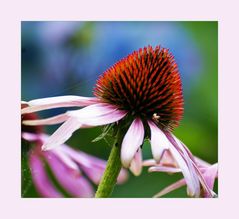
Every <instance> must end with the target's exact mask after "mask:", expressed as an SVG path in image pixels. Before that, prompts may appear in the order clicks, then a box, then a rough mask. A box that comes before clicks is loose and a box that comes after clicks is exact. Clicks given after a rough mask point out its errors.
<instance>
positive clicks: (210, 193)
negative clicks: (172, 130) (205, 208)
mask: <svg viewBox="0 0 239 219" xmlns="http://www.w3.org/2000/svg"><path fill="white" fill-rule="evenodd" d="M174 138H175V139H176V140H177V141H179V142H180V143H181V144H180V146H182V147H183V149H184V150H185V151H186V152H187V155H188V156H189V158H190V159H191V164H192V165H193V167H194V169H195V172H196V174H197V177H198V179H199V181H200V183H201V184H202V187H203V189H204V190H205V192H206V193H207V194H208V197H210V198H213V197H216V196H217V194H216V193H214V192H213V191H212V190H211V189H210V188H209V187H208V185H207V183H206V181H205V179H204V177H203V175H202V172H201V169H202V167H201V165H206V166H207V164H206V162H203V163H202V160H201V161H199V160H197V159H195V157H194V156H193V155H192V153H191V152H190V151H189V149H188V148H187V147H186V145H185V144H183V143H182V142H181V141H180V140H178V139H177V138H176V137H175V136H174ZM198 161H199V163H198ZM198 164H199V165H198Z"/></svg>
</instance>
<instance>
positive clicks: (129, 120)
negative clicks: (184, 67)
mask: <svg viewBox="0 0 239 219" xmlns="http://www.w3.org/2000/svg"><path fill="white" fill-rule="evenodd" d="M94 95H95V97H92V98H85V97H78V96H65V97H64V96H63V97H52V98H45V99H38V100H33V101H30V102H28V104H29V105H30V107H28V108H26V109H24V110H23V111H22V113H29V112H33V111H39V110H45V109H50V108H56V107H69V106H80V107H82V106H86V107H85V108H83V109H80V110H74V111H68V112H66V113H64V114H61V115H58V116H55V117H52V118H48V119H44V120H35V121H25V122H24V123H25V124H28V125H38V124H44V125H47V124H57V123H62V122H64V124H63V125H62V126H61V127H60V128H59V129H58V130H57V131H56V132H55V133H54V134H53V135H52V136H51V138H50V139H49V141H48V142H47V143H46V144H44V145H43V147H42V148H43V149H44V150H49V149H51V148H54V147H55V146H57V145H59V144H62V143H64V142H65V141H66V140H67V139H68V138H69V137H70V136H71V135H72V133H73V132H74V131H75V130H77V129H79V128H87V127H92V126H99V125H107V124H113V125H112V127H113V129H114V130H116V132H115V133H119V132H120V137H119V135H118V134H117V137H116V138H117V139H118V141H117V142H116V146H117V147H118V148H119V149H120V154H121V155H120V157H121V162H122V165H123V166H124V167H126V168H128V167H130V168H131V170H132V171H133V173H135V175H139V174H140V172H141V168H142V155H141V146H142V145H143V142H144V139H145V138H150V140H151V148H152V154H153V157H154V159H155V161H156V162H160V159H161V157H162V155H163V153H164V152H165V151H170V153H171V154H172V155H173V157H174V158H175V160H176V162H177V163H178V165H179V166H180V168H181V170H182V173H183V175H184V178H185V181H186V183H187V185H188V191H189V194H190V195H191V196H196V197H198V196H199V195H200V181H201V177H199V175H201V173H200V172H198V171H197V170H198V169H197V168H195V166H196V164H195V163H194V161H193V160H192V159H191V158H190V156H189V154H188V149H187V148H185V147H184V146H183V145H182V144H181V142H180V141H179V140H178V139H177V138H176V137H175V136H173V135H172V134H171V131H172V130H173V129H174V128H175V127H176V126H177V125H178V124H179V121H180V119H181V118H182V115H183V95H182V83H181V79H180V75H179V71H178V67H177V64H176V62H175V60H174V57H173V55H172V54H171V53H170V52H169V50H168V49H165V48H161V47H159V46H157V47H156V48H152V47H151V46H148V47H145V48H144V49H140V50H139V51H135V52H133V53H132V54H130V55H128V56H127V57H126V58H123V59H122V60H120V61H119V62H117V63H116V64H114V65H113V66H112V67H110V68H109V69H108V70H106V71H105V72H104V73H103V74H102V75H101V76H100V78H99V79H98V81H97V83H96V86H95V90H94ZM111 160H112V159H111ZM118 170H119V167H118ZM202 185H205V184H204V183H203V184H202ZM204 189H207V188H204Z"/></svg>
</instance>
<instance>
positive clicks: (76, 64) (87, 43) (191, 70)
mask: <svg viewBox="0 0 239 219" xmlns="http://www.w3.org/2000/svg"><path fill="white" fill-rule="evenodd" d="M148 44H150V45H152V46H156V45H162V46H163V47H166V48H170V51H171V52H172V53H173V54H174V56H175V60H176V62H177V64H178V66H179V71H180V74H181V76H182V83H183V91H184V98H185V114H184V118H183V120H182V122H181V125H180V127H179V128H177V130H175V133H174V134H175V135H176V136H180V139H181V140H182V141H183V142H184V143H185V144H186V145H188V147H189V148H190V150H191V151H192V152H193V154H195V155H196V156H199V157H201V158H203V159H204V160H207V161H208V162H210V163H215V162H217V23H216V22H22V99H24V100H30V99H35V98H41V97H47V96H56V95H69V94H72V95H83V96H91V94H92V87H93V85H94V84H95V82H96V79H97V78H98V76H99V75H100V74H101V73H103V72H104V71H105V70H106V69H107V68H108V67H109V66H111V65H112V64H113V63H115V62H116V61H117V60H119V59H120V58H122V57H124V56H126V55H127V54H129V53H131V52H132V51H133V50H137V49H138V48H140V47H143V46H145V45H148ZM63 111H64V110H63ZM63 111H61V110H60V109H56V110H51V111H50V112H42V115H43V116H44V117H48V116H52V115H56V114H59V113H61V112H63ZM55 129H56V127H52V129H51V128H48V133H49V134H51V133H52V132H53V130H55ZM189 130H190V134H189ZM100 132H101V130H100V128H95V129H94V130H92V129H91V130H81V131H80V132H76V133H75V134H74V135H73V137H72V138H71V139H70V140H69V144H71V145H73V146H75V147H79V148H80V149H82V150H84V151H87V152H89V153H91V154H93V155H97V156H99V157H101V158H104V159H106V158H107V157H108V154H109V151H110V148H109V147H108V148H107V147H106V145H104V144H106V143H105V142H104V141H100V142H94V143H92V142H91V140H92V136H93V137H94V135H95V137H97V136H98V135H99V134H100ZM79 139H81V140H80V142H79ZM150 157H151V150H150V144H149V143H148V142H145V145H144V158H150ZM179 178H180V174H175V175H173V176H168V177H165V175H164V174H161V173H157V174H155V173H152V174H148V173H147V170H146V169H145V170H144V171H143V174H142V175H141V176H140V177H138V178H135V177H131V178H130V180H129V182H128V183H127V184H125V185H123V186H122V187H120V188H116V189H115V190H114V194H113V195H114V196H116V197H152V196H153V195H154V194H155V193H157V192H158V191H160V190H161V189H162V188H164V187H166V186H167V185H169V184H170V183H173V182H175V181H176V180H177V179H179ZM155 181H157V182H159V181H160V182H161V183H160V184H158V183H155ZM146 185H147V186H146ZM144 186H146V187H145V188H144ZM26 195H29V196H34V195H35V193H34V191H33V190H29V193H28V194H26ZM166 197H186V195H185V191H184V189H182V190H178V191H175V192H172V193H170V194H169V195H167V196H166Z"/></svg>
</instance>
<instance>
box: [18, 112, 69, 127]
mask: <svg viewBox="0 0 239 219" xmlns="http://www.w3.org/2000/svg"><path fill="white" fill-rule="evenodd" d="M67 119H69V116H68V115H67V114H65V113H63V114H60V115H57V116H53V117H49V118H46V119H35V120H23V121H22V124H24V125H56V124H60V123H63V122H65V121H66V120H67Z"/></svg>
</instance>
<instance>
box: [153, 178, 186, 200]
mask: <svg viewBox="0 0 239 219" xmlns="http://www.w3.org/2000/svg"><path fill="white" fill-rule="evenodd" d="M184 185H186V182H185V179H181V180H179V181H177V182H175V183H173V184H171V185H170V186H167V187H166V188H164V189H163V190H161V191H160V192H159V193H157V194H156V195H154V196H153V198H160V197H162V196H163V195H166V194H168V193H170V192H172V191H174V190H176V189H179V188H181V187H182V186H184Z"/></svg>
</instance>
